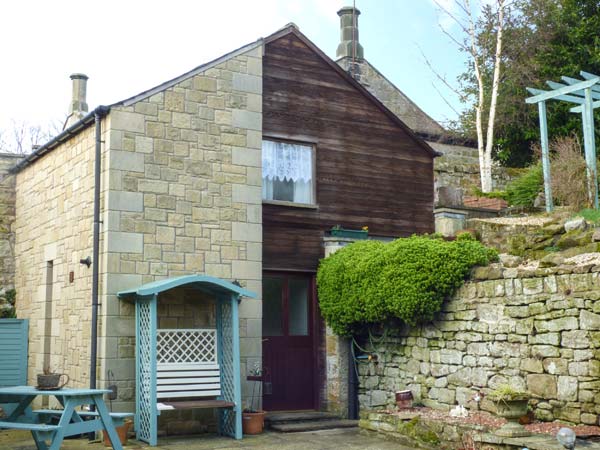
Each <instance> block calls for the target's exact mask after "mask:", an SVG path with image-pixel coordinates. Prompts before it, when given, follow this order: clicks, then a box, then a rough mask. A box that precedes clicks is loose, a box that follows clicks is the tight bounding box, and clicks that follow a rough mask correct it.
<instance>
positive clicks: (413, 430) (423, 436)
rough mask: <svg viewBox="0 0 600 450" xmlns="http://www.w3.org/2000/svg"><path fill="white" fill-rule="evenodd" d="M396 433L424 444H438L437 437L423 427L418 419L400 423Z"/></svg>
mask: <svg viewBox="0 0 600 450" xmlns="http://www.w3.org/2000/svg"><path fill="white" fill-rule="evenodd" d="M398 433H400V434H402V435H404V436H407V437H409V438H411V439H414V440H415V441H418V442H422V443H424V444H434V445H437V444H439V443H440V438H439V436H438V435H437V434H436V433H435V432H433V431H432V430H431V429H430V428H429V427H427V426H426V425H424V424H423V423H422V422H421V419H420V418H419V417H415V418H413V419H411V420H409V421H408V422H400V423H399V424H398Z"/></svg>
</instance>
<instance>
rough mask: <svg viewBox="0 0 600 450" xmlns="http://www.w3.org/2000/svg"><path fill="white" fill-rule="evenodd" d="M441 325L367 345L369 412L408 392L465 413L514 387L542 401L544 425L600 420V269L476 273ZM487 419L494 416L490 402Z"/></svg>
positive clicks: (363, 367) (364, 404)
mask: <svg viewBox="0 0 600 450" xmlns="http://www.w3.org/2000/svg"><path fill="white" fill-rule="evenodd" d="M473 276H474V279H473V281H471V282H468V283H466V284H465V285H464V286H463V287H462V288H461V289H460V290H459V291H458V293H457V294H456V295H455V296H454V298H452V299H451V300H449V301H447V302H446V303H445V304H444V307H443V312H442V313H440V314H439V316H438V318H437V319H436V321H435V322H433V323H431V324H428V325H425V326H421V327H414V328H405V329H403V330H402V331H400V332H399V333H397V334H396V335H394V336H392V335H388V336H386V337H383V338H379V339H375V340H372V344H369V343H368V342H367V343H365V345H367V346H368V349H369V350H370V351H372V352H373V353H374V354H376V355H377V356H378V358H377V362H376V363H368V364H367V363H363V364H360V365H359V369H360V382H361V390H360V395H359V398H360V403H361V408H363V409H377V408H381V407H385V406H392V405H393V404H394V392H395V391H397V390H403V389H411V390H412V391H413V393H414V395H415V397H416V398H417V400H418V401H421V402H422V403H424V404H425V405H427V406H432V407H441V408H449V407H450V406H452V405H454V404H456V403H459V404H462V405H465V406H467V407H471V406H473V403H472V402H470V400H471V398H472V396H473V395H474V394H475V392H477V391H483V392H484V393H489V392H490V391H491V390H492V389H494V388H495V387H497V386H499V385H501V384H505V383H509V384H510V385H512V386H513V387H515V388H520V389H526V390H528V391H529V392H531V393H532V394H533V395H534V396H536V398H535V399H534V400H533V401H532V403H533V405H534V408H535V414H536V416H537V417H538V418H540V419H542V420H553V419H561V420H565V421H568V422H573V423H584V424H595V423H597V420H598V414H599V413H600V403H599V401H598V400H599V399H600V382H599V381H598V377H599V376H600V303H599V302H597V300H598V299H600V290H599V289H598V285H599V281H600V280H599V277H600V266H593V265H591V264H589V265H586V266H575V265H569V266H567V265H563V266H558V267H552V268H546V269H535V270H525V269H518V268H508V267H502V266H500V265H492V266H490V267H485V268H478V269H475V270H474V272H473ZM481 407H482V409H486V410H490V411H492V410H493V404H492V403H491V402H490V401H488V400H487V399H485V398H484V401H483V402H482V404H481Z"/></svg>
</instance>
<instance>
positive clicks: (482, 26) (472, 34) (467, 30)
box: [434, 0, 508, 192]
mask: <svg viewBox="0 0 600 450" xmlns="http://www.w3.org/2000/svg"><path fill="white" fill-rule="evenodd" d="M453 1H454V3H451V4H449V5H448V6H445V5H443V4H442V3H441V2H440V1H439V0H434V2H435V3H436V5H437V6H438V8H439V9H440V10H441V11H442V12H443V13H444V14H445V15H446V16H448V17H449V18H450V19H451V20H452V22H454V23H455V24H456V25H457V26H458V29H459V30H460V33H461V35H460V36H456V35H455V34H453V33H452V32H451V31H448V30H446V29H445V28H443V27H442V31H443V32H444V33H445V34H446V35H447V36H448V37H449V38H450V39H451V40H452V41H453V42H454V43H455V44H456V45H458V47H459V48H460V49H461V50H462V51H464V52H465V53H466V54H467V56H468V58H469V63H470V66H471V68H472V70H473V76H474V78H475V86H476V92H473V93H467V95H465V94H464V93H460V94H459V95H460V97H459V98H461V100H466V99H467V98H468V96H469V94H473V95H474V96H475V97H476V98H475V101H474V109H475V133H476V136H477V150H478V153H479V172H480V176H481V190H482V191H483V192H491V190H492V163H493V159H492V150H493V148H494V124H495V120H496V105H497V102H498V90H499V87H500V76H501V66H502V39H503V32H504V27H505V19H506V13H507V4H508V0H487V1H485V2H483V1H482V0H475V4H473V3H472V2H471V0H453ZM453 6H454V7H453ZM482 30H485V33H482ZM482 36H485V37H486V38H489V37H493V38H494V40H495V42H494V45H493V46H491V48H493V49H494V52H493V54H490V53H489V51H488V49H489V48H490V46H489V45H487V43H484V42H482ZM488 74H490V75H491V77H492V78H491V85H489V83H486V81H487V80H486V76H487V75H488ZM444 83H445V84H446V85H448V83H447V82H446V81H445V80H444ZM455 92H457V93H458V91H457V90H455Z"/></svg>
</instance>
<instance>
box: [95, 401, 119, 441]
mask: <svg viewBox="0 0 600 450" xmlns="http://www.w3.org/2000/svg"><path fill="white" fill-rule="evenodd" d="M94 403H95V404H96V410H97V411H98V414H99V415H100V420H101V421H102V425H103V426H104V429H105V430H106V432H107V433H108V437H109V438H110V443H111V444H112V448H113V450H123V447H122V446H121V441H120V440H119V436H118V435H117V430H116V429H115V425H114V424H113V421H112V419H111V417H110V413H109V412H108V409H107V408H106V404H105V403H104V400H103V399H102V396H101V395H98V396H96V395H95V396H94Z"/></svg>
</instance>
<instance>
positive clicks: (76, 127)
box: [9, 106, 110, 174]
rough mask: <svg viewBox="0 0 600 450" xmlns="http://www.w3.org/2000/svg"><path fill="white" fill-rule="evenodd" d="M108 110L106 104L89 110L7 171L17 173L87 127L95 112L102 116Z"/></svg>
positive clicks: (93, 118) (92, 120)
mask: <svg viewBox="0 0 600 450" xmlns="http://www.w3.org/2000/svg"><path fill="white" fill-rule="evenodd" d="M109 110H110V107H108V106H98V107H97V108H96V109H94V110H93V111H92V112H90V113H89V114H87V115H86V116H84V117H83V118H82V119H81V120H79V121H78V122H75V123H74V124H73V125H71V126H70V127H69V128H67V129H66V130H64V131H62V132H61V133H60V134H58V135H56V136H55V137H54V138H52V139H51V140H49V141H48V142H46V143H45V144H44V145H42V146H41V147H40V148H38V149H37V150H36V151H34V152H33V153H31V154H29V155H28V156H27V157H25V158H24V159H22V160H21V161H19V162H18V163H17V164H16V165H14V166H13V167H11V169H10V170H9V173H12V174H15V173H19V172H20V171H21V170H23V169H24V168H25V167H27V166H29V165H31V164H33V162H34V161H36V160H38V159H40V158H41V157H42V156H44V155H45V154H46V153H48V152H50V151H51V150H52V149H54V148H55V147H58V146H59V145H61V144H62V143H64V142H66V141H68V140H69V139H71V138H72V137H73V136H75V135H76V134H78V133H80V132H81V131H82V130H84V129H86V128H87V127H89V126H90V125H91V124H92V123H94V121H95V116H96V114H101V116H102V117H104V116H106V114H108V111H109Z"/></svg>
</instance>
